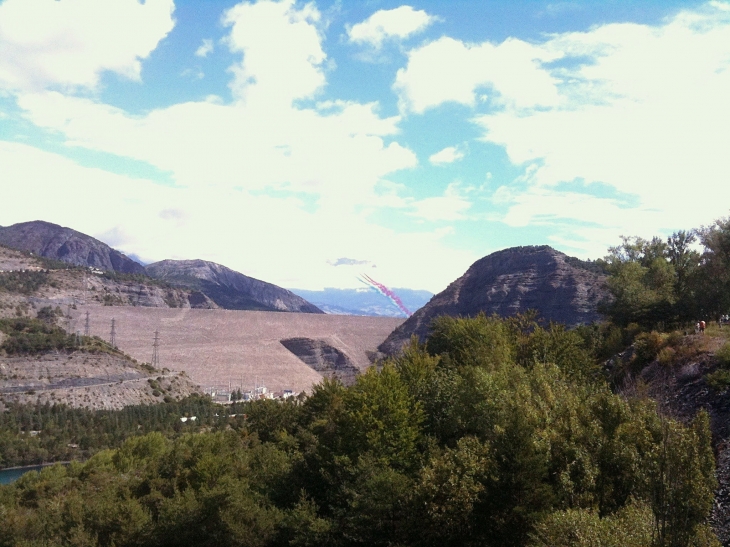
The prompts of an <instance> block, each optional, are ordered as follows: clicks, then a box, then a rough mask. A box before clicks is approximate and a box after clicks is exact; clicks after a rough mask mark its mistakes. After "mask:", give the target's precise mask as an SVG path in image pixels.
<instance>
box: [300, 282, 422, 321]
mask: <svg viewBox="0 0 730 547" xmlns="http://www.w3.org/2000/svg"><path fill="white" fill-rule="evenodd" d="M291 291H292V292H293V293H294V294H298V295H299V296H301V297H302V298H304V299H306V300H307V301H308V302H311V303H312V304H314V305H315V306H317V307H318V308H319V309H321V310H324V311H325V312H327V313H332V314H336V315H368V316H374V317H405V316H406V315H405V314H404V313H403V312H402V311H401V310H400V308H398V306H396V305H395V304H394V303H393V302H392V301H391V300H390V299H389V298H388V297H387V296H383V295H382V294H380V293H379V292H378V291H376V290H375V289H367V288H362V289H333V288H326V289H324V290H321V291H307V290H303V289H291ZM393 292H394V293H395V294H397V295H398V297H399V298H400V299H401V301H402V302H403V304H404V305H405V307H406V308H407V309H408V310H409V311H411V312H415V311H416V310H417V309H419V308H421V307H423V306H424V305H425V304H426V302H428V301H429V300H430V299H431V297H432V296H433V293H431V292H428V291H417V290H413V289H393Z"/></svg>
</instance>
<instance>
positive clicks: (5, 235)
mask: <svg viewBox="0 0 730 547" xmlns="http://www.w3.org/2000/svg"><path fill="white" fill-rule="evenodd" d="M0 244H2V245H5V246H7V247H12V248H15V249H22V250H24V251H30V252H32V253H34V254H36V255H38V256H42V257H45V258H52V259H56V260H61V261H63V262H66V263H68V264H73V265H74V266H88V267H91V268H98V269H100V270H113V271H115V272H120V273H131V274H143V273H144V266H142V265H141V264H139V263H137V262H135V261H134V260H132V259H131V258H129V257H128V256H127V255H125V254H123V253H120V252H119V251H117V250H115V249H112V248H111V247H109V245H107V244H106V243H102V242H101V241H99V240H98V239H95V238H93V237H91V236H88V235H86V234H82V233H81V232H77V231H76V230H72V229H71V228H65V227H63V226H59V225H58V224H52V223H50V222H44V221H41V220H36V221H32V222H21V223H19V224H13V225H12V226H7V227H1V226H0Z"/></svg>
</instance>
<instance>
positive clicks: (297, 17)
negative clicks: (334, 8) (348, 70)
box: [223, 0, 327, 106]
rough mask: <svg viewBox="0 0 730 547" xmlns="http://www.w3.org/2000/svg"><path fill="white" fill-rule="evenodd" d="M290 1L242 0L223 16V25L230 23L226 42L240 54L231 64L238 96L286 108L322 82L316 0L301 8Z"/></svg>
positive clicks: (321, 51) (234, 91)
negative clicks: (237, 62)
mask: <svg viewBox="0 0 730 547" xmlns="http://www.w3.org/2000/svg"><path fill="white" fill-rule="evenodd" d="M294 4H295V2H294V0H282V1H280V2H272V1H270V0H261V1H259V2H257V3H255V4H249V3H246V2H243V3H241V4H238V5H236V6H234V7H233V8H231V9H229V10H228V11H227V12H226V13H225V14H224V16H223V23H224V24H225V25H227V26H230V27H231V33H230V35H229V37H228V39H227V42H228V46H229V48H230V49H231V50H232V51H240V52H241V53H243V61H242V62H241V63H240V64H239V65H236V66H233V67H231V71H232V72H233V74H234V80H233V82H232V84H231V89H232V91H233V93H234V94H235V95H236V96H237V97H239V98H245V99H246V100H248V101H254V102H255V101H265V102H267V103H272V102H278V103H281V104H284V105H287V106H288V105H289V104H291V101H292V100H294V99H301V98H306V97H311V96H313V95H314V93H315V92H317V91H318V90H319V89H320V88H321V87H322V86H324V84H325V76H324V71H323V63H324V61H325V60H326V59H327V56H326V55H325V53H324V51H323V49H322V45H321V36H320V34H319V32H318V29H317V23H318V22H319V20H320V17H321V16H320V13H319V11H318V10H317V8H316V7H315V6H314V4H306V5H305V6H303V7H302V8H301V9H297V8H296V7H295V5H294ZM257 92H258V93H257Z"/></svg>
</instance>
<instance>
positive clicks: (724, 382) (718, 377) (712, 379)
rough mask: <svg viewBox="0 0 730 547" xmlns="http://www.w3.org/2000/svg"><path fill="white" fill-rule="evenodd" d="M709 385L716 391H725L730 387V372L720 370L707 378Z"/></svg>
mask: <svg viewBox="0 0 730 547" xmlns="http://www.w3.org/2000/svg"><path fill="white" fill-rule="evenodd" d="M705 381H706V382H707V385H708V386H710V387H711V388H712V389H714V390H715V391H725V390H726V389H727V388H728V387H729V386H730V370H727V369H718V370H716V371H715V372H711V373H710V374H708V375H706V376H705Z"/></svg>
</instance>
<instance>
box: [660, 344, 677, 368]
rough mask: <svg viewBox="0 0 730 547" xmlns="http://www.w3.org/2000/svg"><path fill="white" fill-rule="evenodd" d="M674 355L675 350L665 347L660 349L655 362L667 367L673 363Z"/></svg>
mask: <svg viewBox="0 0 730 547" xmlns="http://www.w3.org/2000/svg"><path fill="white" fill-rule="evenodd" d="M676 353H677V352H676V350H675V349H674V348H672V347H669V346H667V347H666V348H662V349H661V351H660V352H659V354H658V355H657V361H659V364H661V365H664V366H665V367H668V366H670V365H672V364H673V363H674V356H675V355H676Z"/></svg>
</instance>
